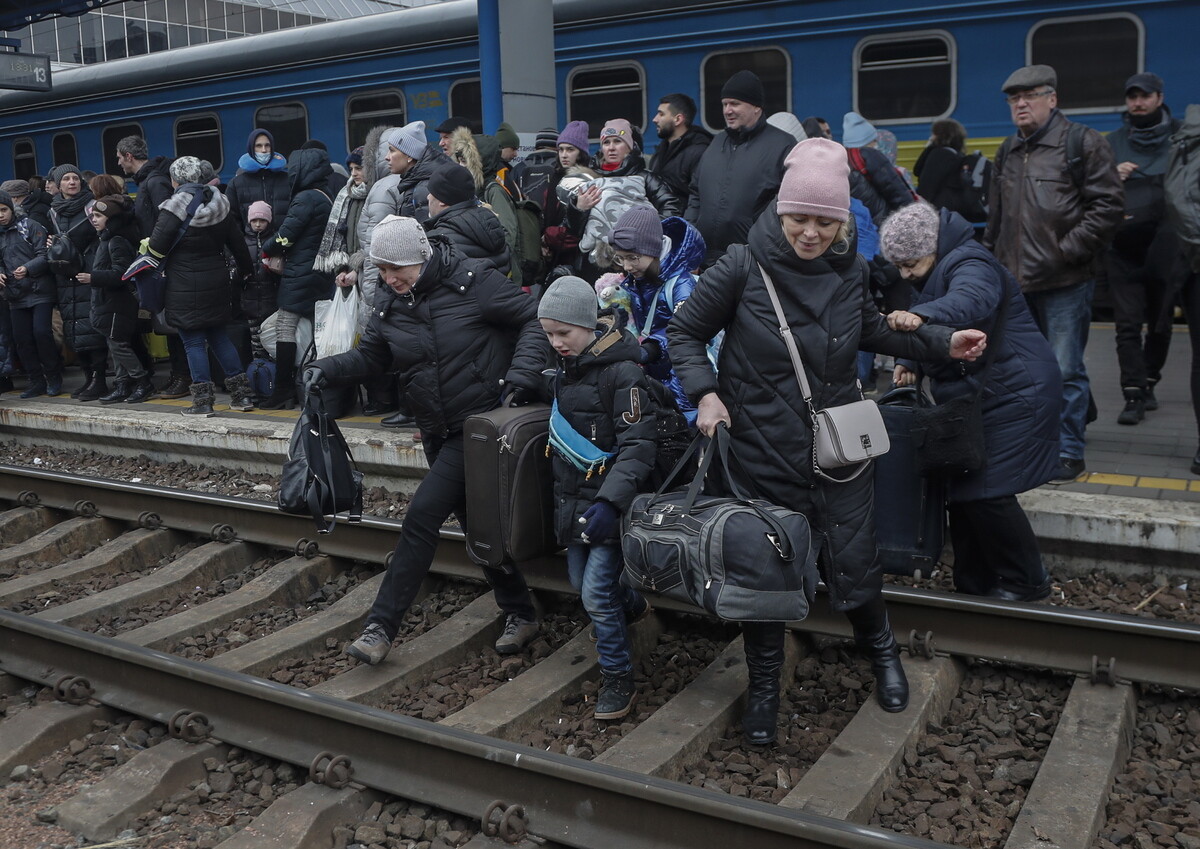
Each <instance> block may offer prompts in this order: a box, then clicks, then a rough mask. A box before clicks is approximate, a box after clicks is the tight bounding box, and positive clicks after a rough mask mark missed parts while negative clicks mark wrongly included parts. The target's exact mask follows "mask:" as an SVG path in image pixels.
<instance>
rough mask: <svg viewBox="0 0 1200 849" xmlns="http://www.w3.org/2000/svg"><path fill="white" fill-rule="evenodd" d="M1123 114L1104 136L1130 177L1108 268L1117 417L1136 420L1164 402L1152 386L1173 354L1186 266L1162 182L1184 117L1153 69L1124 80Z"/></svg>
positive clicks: (1124, 176) (1123, 177)
mask: <svg viewBox="0 0 1200 849" xmlns="http://www.w3.org/2000/svg"><path fill="white" fill-rule="evenodd" d="M1122 117H1123V121H1122V123H1121V126H1120V127H1118V128H1117V129H1115V130H1113V131H1112V132H1111V133H1109V134H1108V136H1107V137H1106V138H1107V140H1108V143H1109V145H1110V146H1111V147H1112V150H1113V156H1114V158H1115V159H1116V161H1117V174H1118V176H1120V178H1121V180H1122V182H1123V183H1124V184H1125V216H1124V218H1123V219H1122V221H1121V223H1120V225H1119V226H1118V227H1117V232H1116V233H1115V234H1114V235H1113V239H1112V243H1111V244H1110V246H1109V249H1108V251H1107V252H1106V256H1105V260H1106V262H1105V270H1106V272H1107V276H1108V292H1109V297H1110V299H1111V300H1112V305H1113V320H1114V322H1115V323H1116V330H1117V363H1118V364H1119V366H1120V369H1121V392H1122V394H1124V396H1125V409H1123V410H1121V413H1120V415H1119V416H1117V422H1118V423H1120V424H1123V425H1135V424H1137V423H1138V422H1140V421H1141V420H1142V419H1143V418H1144V417H1145V415H1146V411H1148V410H1157V409H1158V400H1157V399H1156V398H1155V397H1154V386H1155V384H1156V383H1158V381H1159V379H1160V378H1161V377H1162V368H1163V366H1164V365H1165V364H1166V361H1167V351H1168V350H1169V347H1170V344H1171V313H1172V310H1173V307H1174V298H1173V297H1172V294H1173V293H1174V292H1175V291H1176V284H1177V283H1178V282H1180V281H1179V280H1178V275H1179V273H1180V271H1181V270H1183V269H1182V266H1181V264H1180V263H1177V262H1176V258H1177V257H1178V256H1179V240H1178V239H1176V238H1175V232H1174V230H1173V229H1172V228H1171V227H1170V226H1168V225H1167V224H1166V223H1165V221H1164V215H1165V212H1166V195H1165V192H1164V189H1163V180H1164V177H1165V175H1166V172H1167V158H1168V155H1169V154H1170V152H1171V136H1172V134H1174V133H1175V132H1176V131H1177V130H1178V129H1179V121H1177V120H1176V119H1175V118H1173V117H1171V110H1170V109H1169V108H1167V105H1166V104H1165V103H1163V81H1162V77H1160V76H1159V75H1158V74H1152V73H1148V72H1147V73H1141V74H1134V75H1133V76H1132V77H1130V78H1129V79H1128V80H1126V81H1125V114H1124V116H1122ZM1143 325H1145V327H1146V332H1145V335H1144V336H1143V334H1142V327H1143Z"/></svg>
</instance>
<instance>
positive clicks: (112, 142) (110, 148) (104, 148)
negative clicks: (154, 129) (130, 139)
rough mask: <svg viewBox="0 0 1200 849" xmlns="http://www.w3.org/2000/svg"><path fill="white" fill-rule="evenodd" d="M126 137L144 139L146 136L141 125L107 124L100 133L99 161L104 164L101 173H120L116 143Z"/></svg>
mask: <svg viewBox="0 0 1200 849" xmlns="http://www.w3.org/2000/svg"><path fill="white" fill-rule="evenodd" d="M126 136H141V137H142V138H145V137H146V134H145V133H144V132H143V131H142V125H141V124H109V125H108V126H107V127H105V128H104V131H103V132H102V133H100V161H101V162H102V163H103V164H104V167H103V169H102V173H105V174H120V173H121V166H120V165H118V164H117V142H119V141H120V140H121V139H123V138H125V137H126Z"/></svg>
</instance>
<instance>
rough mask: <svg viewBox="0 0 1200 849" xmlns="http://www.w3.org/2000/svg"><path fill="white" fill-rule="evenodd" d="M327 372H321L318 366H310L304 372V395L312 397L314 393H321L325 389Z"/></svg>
mask: <svg viewBox="0 0 1200 849" xmlns="http://www.w3.org/2000/svg"><path fill="white" fill-rule="evenodd" d="M325 383H326V381H325V372H323V371H321V370H320V369H319V368H317V367H316V366H309V367H308V368H306V369H305V370H304V394H305V395H311V394H312V393H314V392H320V391H321V390H322V389H323V388H325Z"/></svg>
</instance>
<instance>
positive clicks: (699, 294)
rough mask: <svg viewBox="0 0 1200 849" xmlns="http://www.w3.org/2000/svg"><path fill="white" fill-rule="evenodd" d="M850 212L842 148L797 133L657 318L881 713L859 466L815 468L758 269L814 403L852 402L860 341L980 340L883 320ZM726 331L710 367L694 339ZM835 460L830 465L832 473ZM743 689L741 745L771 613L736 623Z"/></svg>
mask: <svg viewBox="0 0 1200 849" xmlns="http://www.w3.org/2000/svg"><path fill="white" fill-rule="evenodd" d="M851 221H852V219H851V216H850V183H849V166H848V165H847V161H846V151H845V149H844V148H843V147H842V146H841V145H839V144H837V143H836V142H832V141H829V140H828V139H808V140H806V141H802V142H800V143H799V144H797V145H796V146H795V147H794V148H793V149H792V152H791V153H790V154H788V157H787V160H786V171H785V172H784V176H783V182H782V185H781V186H780V188H779V196H778V198H777V201H776V204H775V207H774V209H771V208H768V209H767V210H766V211H765V212H763V214H762V215H761V216H760V217H759V219H758V221H756V222H755V223H754V225H753V227H752V228H751V230H750V236H749V239H748V241H749V244H747V245H733V246H731V247H730V249H729V251H728V252H727V253H726V254H725V256H723V257H722V258H721V259H720V260H719V261H718V262H717V263H716V265H714V266H713V267H712V268H710V269H709V270H708V271H706V272H705V273H704V275H703V276H702V277H701V278H700V282H699V284H698V285H697V286H696V288H695V290H694V291H693V292H692V295H691V297H690V298H688V300H687V301H685V302H684V304H683V306H681V307H680V309H679V311H678V312H677V313H675V316H674V317H673V318H672V320H671V324H670V325H669V326H668V328H667V338H668V340H669V343H670V346H671V353H672V359H673V362H674V366H675V372H676V374H677V375H678V376H679V379H680V380H681V381H682V382H683V387H684V389H685V390H686V391H687V393H688V395H689V396H691V398H692V400H693V401H695V402H696V404H697V408H698V414H697V419H696V425H697V427H699V428H700V430H701V431H702V432H704V433H706V434H712V433H713V431H714V430H715V429H716V427H717V426H718V424H720V423H722V422H723V423H724V424H725V426H727V427H728V428H729V435H730V439H731V446H732V449H733V453H734V455H735V457H736V458H737V462H736V463H735V464H734V468H735V471H736V470H737V468H738V467H740V468H741V469H742V470H743V472H744V478H743V479H742V480H741V483H742V485H743V487H745V488H746V489H749V490H751V491H752V492H753V494H754V495H755V496H756V497H759V498H763V499H766V500H768V501H771V502H773V503H774V504H777V505H780V506H783V507H787V508H789V509H792V510H797V511H799V512H802V513H804V514H805V515H806V516H807V517H808V520H809V522H810V524H811V526H812V529H813V539H814V540H819V541H820V545H821V548H820V551H819V552H818V567H819V569H820V571H821V577H822V579H823V580H824V582H825V586H826V587H828V590H829V601H830V604H831V605H832V607H833V609H834V610H838V611H841V612H843V613H845V614H846V616H847V617H848V618H849V619H850V623H851V625H852V626H853V629H854V637H855V642H856V643H857V644H858V646H859V648H860V649H861V650H862V651H864V652H865V653H866V655H867V656H868V657H869V658H870V660H871V668H872V670H873V672H874V674H875V696H876V698H877V700H878V701H879V704H880V706H881V707H883V709H884V710H887V711H901V710H904V708H905V707H906V706H907V704H908V681H907V679H906V678H905V675H904V668H903V666H902V665H901V663H900V651H899V648H898V647H897V645H896V640H895V638H894V637H893V636H892V629H891V625H890V624H889V623H888V616H887V609H886V608H885V607H884V603H883V596H882V587H883V578H882V573H881V570H880V568H879V564H878V560H877V557H876V550H875V526H874V514H873V503H874V490H873V480H872V475H871V474H870V473H867V474H860V475H858V476H857V477H854V478H853V479H851V480H845V481H833V480H830V479H828V478H826V477H824V476H822V475H819V474H817V473H816V472H815V471H814V466H815V463H814V459H815V454H814V450H813V430H812V423H811V421H810V418H809V411H808V405H807V404H806V403H805V401H804V397H803V394H802V393H801V391H800V386H799V383H798V381H797V379H796V374H795V372H794V371H793V368H792V361H791V358H790V357H789V354H788V350H787V348H786V346H785V344H784V341H783V338H782V337H781V336H780V333H779V320H778V319H777V318H776V315H775V310H774V308H773V307H772V305H771V300H770V296H769V294H768V291H767V283H766V282H765V278H766V277H768V276H769V278H770V280H771V281H772V284H773V286H774V288H775V290H776V292H777V293H778V297H779V300H780V302H781V304H782V308H783V312H784V315H785V317H786V319H787V324H788V326H789V327H790V328H791V332H792V335H793V336H794V338H795V340H796V344H797V346H798V348H799V351H800V358H801V360H802V361H803V363H804V368H805V370H806V372H807V377H808V383H809V385H810V386H811V388H812V403H813V407H814V408H815V409H821V408H824V407H833V406H839V405H842V404H848V403H850V402H853V401H859V400H861V399H862V391H861V388H860V386H859V384H858V381H857V379H856V377H855V359H856V355H857V353H858V350H859V348H860V347H861V348H863V349H865V350H869V351H877V352H881V353H886V354H892V355H894V356H897V357H900V356H904V357H908V358H910V359H930V360H946V359H950V358H955V359H968V360H970V359H974V358H976V357H978V356H979V354H980V353H981V352H982V349H983V347H984V344H985V337H984V334H983V333H981V332H980V331H977V330H962V331H958V332H953V331H951V330H950V328H947V327H938V326H935V325H923V326H922V327H921V328H920V329H919V330H917V331H915V332H912V333H901V332H895V331H892V330H890V329H889V328H888V325H887V322H886V321H885V320H884V318H883V316H882V315H880V314H879V313H878V312H877V311H876V309H875V306H874V304H873V302H872V301H871V299H870V297H869V295H868V289H867V265H866V261H865V260H863V259H862V258H861V257H859V256H858V253H857V250H856V240H855V236H854V231H853V229H852V224H851ZM722 330H724V331H725V340H724V342H723V344H722V348H721V354H720V358H719V360H718V364H717V365H718V368H717V370H714V369H713V367H712V365H711V364H710V363H709V360H708V355H707V351H706V344H707V341H708V340H709V339H712V338H713V337H714V336H715V335H716V334H717V333H718V332H720V331H722ZM845 471H846V470H831V471H830V472H829V475H830V476H831V477H845V476H846V475H845ZM742 633H743V636H744V640H745V647H746V665H747V667H748V670H749V677H750V689H749V698H748V700H747V704H746V712H745V714H744V715H743V717H742V733H743V736H744V738H745V740H746V742H747V743H749V744H752V745H764V744H770V743H773V742H774V741H775V738H776V722H777V715H778V711H779V699H780V693H779V682H780V674H781V672H782V671H783V668H784V659H785V651H784V638H785V630H784V623H782V622H755V623H743V626H742Z"/></svg>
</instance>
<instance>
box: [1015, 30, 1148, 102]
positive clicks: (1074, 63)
mask: <svg viewBox="0 0 1200 849" xmlns="http://www.w3.org/2000/svg"><path fill="white" fill-rule="evenodd" d="M1145 48H1146V33H1145V29H1144V28H1143V26H1142V22H1141V20H1140V19H1139V18H1138V17H1137V16H1135V15H1130V14H1114V15H1084V16H1080V17H1072V18H1053V19H1051V20H1046V21H1040V22H1039V23H1037V24H1035V25H1034V26H1033V28H1032V29H1030V30H1029V37H1028V40H1027V43H1026V51H1025V55H1026V57H1027V58H1028V61H1029V64H1031V65H1052V66H1053V67H1054V70H1055V71H1056V72H1058V105H1059V106H1060V107H1061V108H1062V109H1063V110H1064V111H1067V112H1076V111H1089V112H1095V111H1105V112H1117V111H1120V110H1122V109H1124V108H1125V80H1127V79H1128V78H1129V77H1131V76H1133V75H1134V74H1136V73H1138V72H1139V71H1141V70H1142V67H1143V65H1142V63H1143V61H1144V58H1145Z"/></svg>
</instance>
